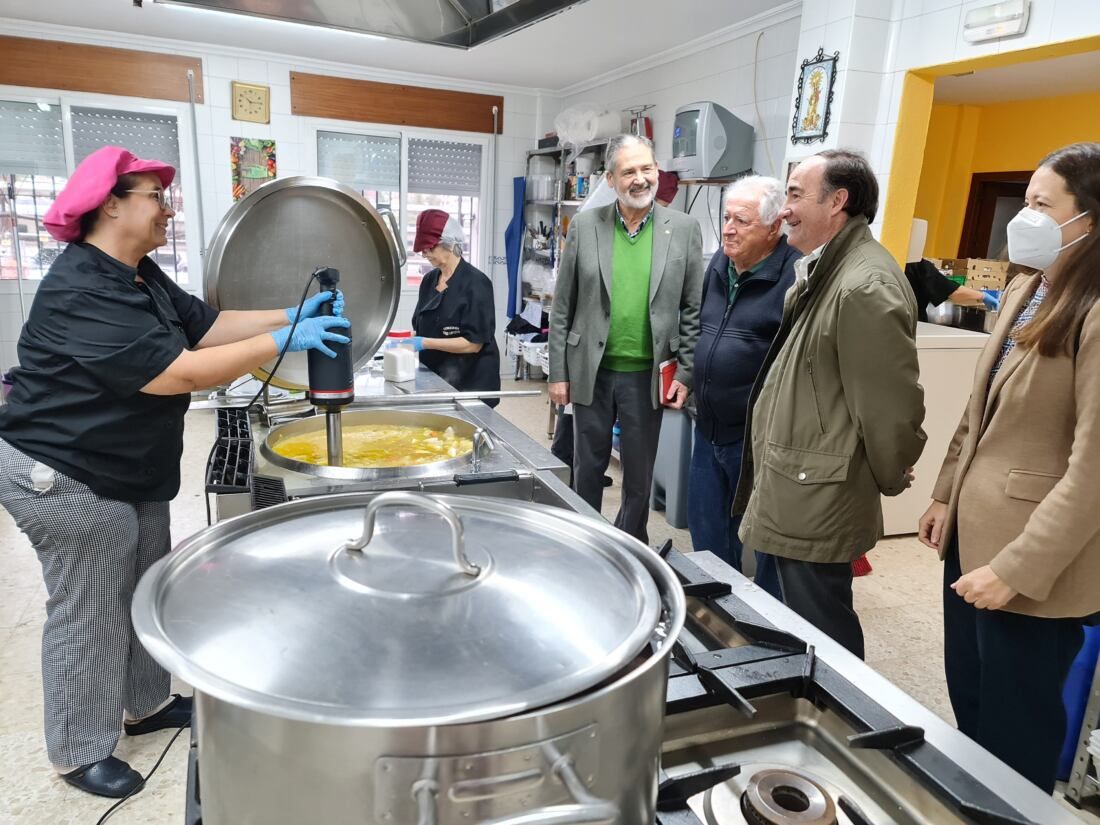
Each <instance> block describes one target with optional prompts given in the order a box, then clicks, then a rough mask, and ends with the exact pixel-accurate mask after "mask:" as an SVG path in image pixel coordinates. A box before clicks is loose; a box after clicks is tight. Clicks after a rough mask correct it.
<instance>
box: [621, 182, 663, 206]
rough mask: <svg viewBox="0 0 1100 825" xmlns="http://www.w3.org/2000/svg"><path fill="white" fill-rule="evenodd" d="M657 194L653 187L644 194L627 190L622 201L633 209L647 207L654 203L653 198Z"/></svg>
mask: <svg viewBox="0 0 1100 825" xmlns="http://www.w3.org/2000/svg"><path fill="white" fill-rule="evenodd" d="M656 194H657V192H656V190H654V189H653V188H652V187H651V188H650V189H648V190H646V192H645V194H642V195H631V194H630V193H629V192H627V193H626V194H624V195H623V196H622V201H623V203H625V204H626V205H627V206H629V207H630V208H631V209H645V208H646V207H648V206H649V205H650V204H652V203H653V198H654V196H656Z"/></svg>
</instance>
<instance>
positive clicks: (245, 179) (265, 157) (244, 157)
mask: <svg viewBox="0 0 1100 825" xmlns="http://www.w3.org/2000/svg"><path fill="white" fill-rule="evenodd" d="M229 172H230V174H231V175H232V178H233V180H232V184H233V200H235V201H239V200H240V199H241V198H243V197H244V196H245V195H247V194H248V193H249V192H252V191H253V190H255V189H258V188H259V187H260V186H262V185H263V184H265V183H267V182H268V181H269V180H273V179H274V178H275V141H273V140H253V139H251V138H240V137H231V138H229Z"/></svg>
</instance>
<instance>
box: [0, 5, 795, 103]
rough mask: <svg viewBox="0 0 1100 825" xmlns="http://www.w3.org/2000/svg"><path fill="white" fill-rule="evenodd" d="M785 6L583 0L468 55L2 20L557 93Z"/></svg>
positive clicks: (145, 16) (169, 19)
mask: <svg viewBox="0 0 1100 825" xmlns="http://www.w3.org/2000/svg"><path fill="white" fill-rule="evenodd" d="M784 5H787V3H786V2H784V0H736V1H735V0H688V2H687V3H681V2H671V0H587V2H584V3H581V4H580V5H578V6H575V7H573V8H570V9H568V10H566V11H565V12H563V13H561V14H559V15H557V16H555V17H553V18H550V19H548V20H543V21H541V22H539V23H536V24H534V25H533V26H530V27H528V28H526V29H523V30H521V31H518V32H515V33H514V34H511V35H508V36H507V37H504V38H501V39H498V40H495V41H493V42H490V43H486V44H484V45H481V46H478V47H476V48H474V49H472V50H470V51H462V50H459V49H451V48H446V47H442V46H430V45H425V44H421V43H410V42H406V41H400V40H386V39H382V38H376V37H369V36H368V37H365V36H362V35H357V34H353V33H350V32H343V31H336V30H332V29H325V28H319V27H312V26H301V25H297V24H292V23H284V22H280V21H275V20H264V19H261V18H256V17H245V16H242V15H236V14H227V13H224V12H210V11H202V10H196V9H193V8H187V7H181V6H171V5H163V4H160V3H154V2H153V0H144V6H143V7H142V8H136V7H135V6H134V5H133V2H132V0H38V1H37V2H28V0H0V18H9V19H13V20H28V21H34V22H37V23H50V24H57V25H63V26H70V27H76V28H80V29H85V30H89V31H91V32H94V31H97V30H99V31H104V32H111V33H122V34H133V35H144V36H150V37H158V38H168V39H172V40H183V41H194V42H197V43H210V44H214V45H218V46H229V47H235V48H247V49H256V50H259V51H263V52H273V53H277V54H281V55H285V56H287V57H302V58H311V59H315V60H324V61H332V62H337V63H346V64H351V65H354V66H362V67H371V68H378V69H388V70H393V71H402V72H416V73H421V74H427V75H434V76H437V77H446V78H453V79H454V80H455V81H459V82H461V81H474V82H481V83H497V84H503V85H506V86H510V87H513V88H514V87H521V88H540V89H547V90H560V89H563V88H566V87H568V86H572V85H574V84H577V83H580V82H583V81H585V80H586V79H588V78H591V77H594V76H596V75H600V74H604V73H606V72H611V71H614V70H615V69H616V68H618V67H621V66H624V65H628V64H632V63H636V62H637V61H639V60H644V59H645V58H646V56H647V55H654V54H657V53H661V52H665V51H667V50H669V49H674V48H676V47H678V46H682V45H684V44H687V43H690V42H691V41H694V40H697V39H699V38H703V37H707V36H712V35H714V34H715V33H716V32H718V31H719V30H721V29H726V28H729V27H731V26H734V25H736V24H738V23H739V22H741V21H744V20H747V19H749V18H752V17H755V16H756V15H758V14H761V13H763V12H766V11H769V10H771V9H773V8H776V7H779V6H784ZM685 6H690V12H689V11H688V9H687V8H685Z"/></svg>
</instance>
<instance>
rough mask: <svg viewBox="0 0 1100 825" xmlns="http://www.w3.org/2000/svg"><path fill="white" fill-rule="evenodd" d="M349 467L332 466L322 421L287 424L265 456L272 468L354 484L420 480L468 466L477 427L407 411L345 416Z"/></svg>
mask: <svg viewBox="0 0 1100 825" xmlns="http://www.w3.org/2000/svg"><path fill="white" fill-rule="evenodd" d="M342 420H343V427H342V429H343V447H344V463H343V465H342V466H339V467H337V466H333V465H330V464H328V463H326V462H327V456H328V449H327V446H326V440H325V437H326V436H325V420H324V418H323V417H321V416H317V417H314V418H307V419H303V420H300V421H293V422H291V423H289V424H282V425H280V426H278V427H276V428H274V429H273V430H272V431H271V432H270V433H268V436H267V438H266V439H265V440H264V443H263V446H262V447H261V451H262V453H263V455H264V457H265V458H267V459H268V460H269V461H270V462H272V463H273V464H275V465H277V466H279V467H284V468H286V469H288V470H294V471H296V472H300V473H307V474H311V475H317V476H322V477H325V478H338V479H344V480H349V481H369V480H374V479H386V478H401V477H413V478H415V477H418V476H427V475H437V474H440V473H447V472H456V471H459V470H461V469H463V468H466V467H468V466H469V464H470V462H471V458H472V455H473V449H474V433H475V432H476V431H477V427H476V426H475V425H474V424H472V423H471V422H469V421H465V420H463V419H461V418H458V417H456V416H451V415H443V414H440V413H430V412H413V411H407V410H352V411H349V412H344V413H343V414H342Z"/></svg>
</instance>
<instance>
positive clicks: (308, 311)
mask: <svg viewBox="0 0 1100 825" xmlns="http://www.w3.org/2000/svg"><path fill="white" fill-rule="evenodd" d="M328 301H332V291H331V290H325V291H324V292H318V293H317V294H316V295H314V296H313V297H311V298H307V299H306V302H305V303H304V304H302V320H303V321H304V320H305V319H306V318H316V317H317V313H318V312H320V311H321V307H323V306H324V305H325V303H326V302H328ZM284 311H285V312H286V319H287V320H288V321H290V323H292V324H293V323H294V314H295V313H296V312H297V311H298V307H296V306H293V307H287V308H286V310H284ZM332 314H333V315H336V316H340V317H342V316H343V314H344V293H343V292H341V291H340V290H336V300H335V301H332Z"/></svg>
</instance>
